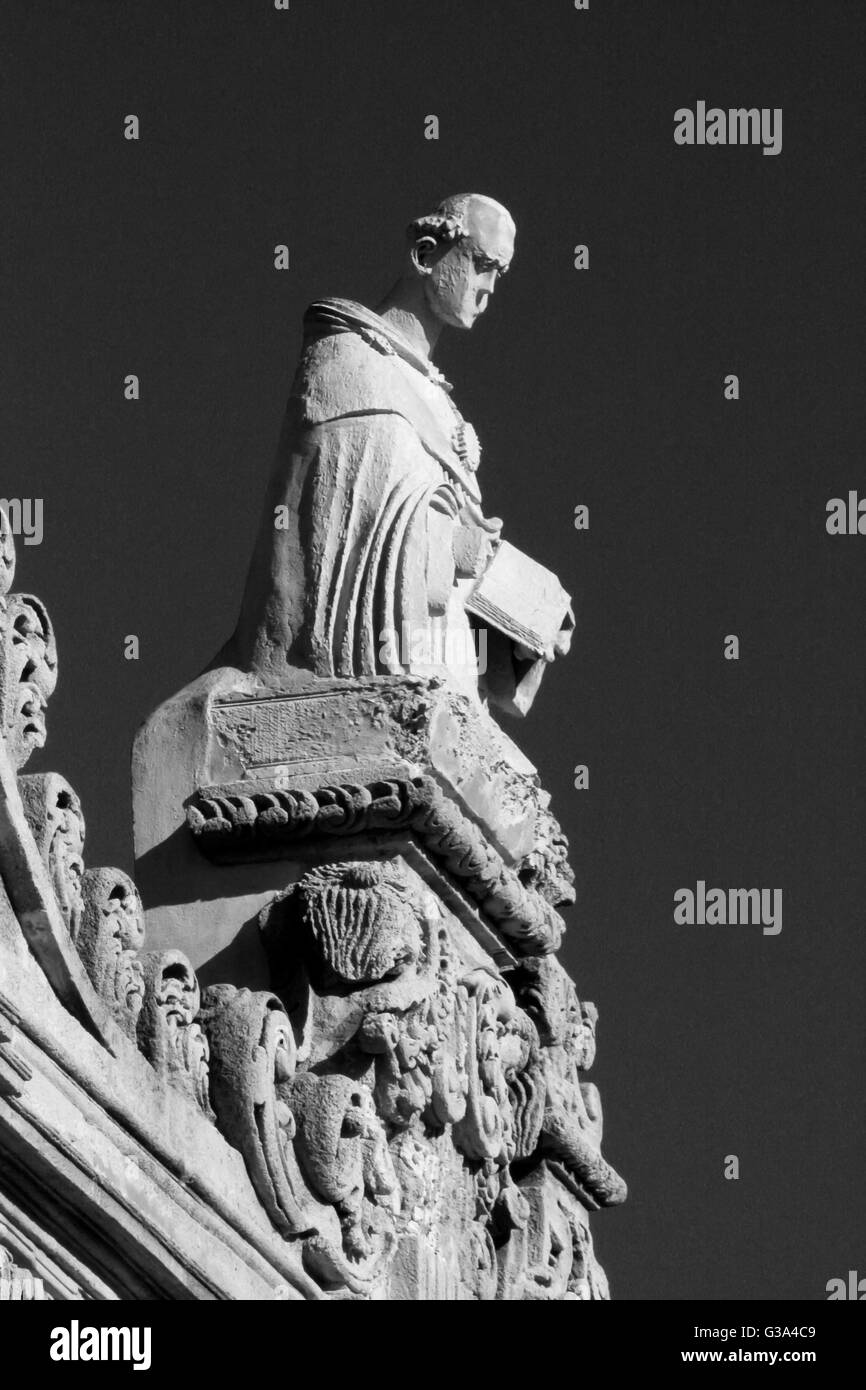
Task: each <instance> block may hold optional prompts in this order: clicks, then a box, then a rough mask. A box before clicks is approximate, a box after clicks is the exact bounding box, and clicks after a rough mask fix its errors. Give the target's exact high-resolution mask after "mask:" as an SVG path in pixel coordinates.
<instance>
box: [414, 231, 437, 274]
mask: <svg viewBox="0 0 866 1390" xmlns="http://www.w3.org/2000/svg"><path fill="white" fill-rule="evenodd" d="M437 250H438V243H437V241H436V238H435V237H432V236H419V237H418V240H417V241H414V242H413V243H412V246H411V248H410V250H409V255H410V257H411V260H412V264H413V265H414V267H415V269H416V270H417V271H418V274H419V275H429V274H430V272H431V270H432V269H433V265H432V261H433V257H434V255H435V254H436V251H437Z"/></svg>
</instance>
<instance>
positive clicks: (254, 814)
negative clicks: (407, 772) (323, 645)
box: [187, 777, 565, 955]
mask: <svg viewBox="0 0 866 1390" xmlns="http://www.w3.org/2000/svg"><path fill="white" fill-rule="evenodd" d="M187 824H188V825H189V828H190V830H191V831H192V834H193V835H194V837H195V839H196V842H197V844H198V845H199V848H200V849H201V851H202V853H203V854H205V855H206V856H207V858H208V859H211V860H214V861H216V862H222V863H237V862H238V861H239V860H256V859H269V858H275V857H279V856H280V854H281V853H283V852H285V850H286V849H290V848H294V847H298V846H300V845H303V844H308V843H310V842H311V841H315V840H316V839H336V838H338V837H339V838H343V837H346V836H355V835H364V834H375V835H377V836H379V835H383V834H384V835H388V834H396V833H398V832H406V831H409V832H410V833H412V834H414V835H416V836H417V837H418V839H419V840H420V841H421V843H422V844H423V846H424V849H425V850H426V852H427V853H428V854H429V855H430V857H431V858H432V859H433V860H434V861H435V862H437V863H438V864H439V865H440V866H441V867H443V868H444V869H445V870H446V871H447V872H448V873H449V874H450V875H451V877H452V878H454V879H457V880H458V881H459V883H460V885H461V886H462V888H463V889H464V890H465V892H466V893H467V894H468V895H469V896H470V897H471V898H472V899H474V901H475V903H476V904H477V905H478V907H479V908H480V910H481V911H482V912H483V913H484V915H485V916H486V917H487V918H489V919H490V920H491V921H492V923H493V925H494V927H495V929H496V930H497V932H499V933H500V934H501V935H502V936H504V937H505V938H506V939H507V940H508V942H509V943H510V944H511V945H512V946H513V947H514V949H516V950H517V951H518V953H519V954H521V955H543V954H546V953H547V952H550V951H555V950H557V948H558V947H559V944H560V941H561V939H562V933H563V931H564V929H565V923H564V922H563V920H562V918H561V917H560V915H559V913H558V912H556V911H555V909H554V908H553V907H552V905H551V904H550V903H549V902H547V901H546V899H545V898H543V897H542V895H541V894H540V893H539V892H538V891H536V890H535V889H533V888H528V887H526V886H524V884H523V883H522V882H521V880H520V876H519V875H518V873H517V872H516V871H515V870H514V869H511V868H509V867H508V865H506V864H505V863H504V862H503V860H502V858H501V856H500V855H499V854H498V853H497V851H496V850H495V849H494V848H493V847H492V846H491V845H490V843H489V841H488V840H487V838H486V837H485V835H484V834H483V833H482V831H481V830H480V829H479V828H478V826H476V825H475V824H474V823H473V822H472V821H470V820H469V819H468V818H467V817H466V816H464V815H463V814H462V812H461V811H460V810H459V809H458V808H457V806H456V805H455V804H454V803H453V802H452V801H449V800H448V799H447V797H446V796H445V795H444V793H443V792H442V790H441V788H440V787H439V785H438V783H437V782H435V781H434V779H433V778H432V777H412V778H401V779H398V780H394V781H387V782H370V783H368V784H367V785H366V786H351V785H343V786H336V787H322V788H320V789H319V790H317V791H315V792H309V791H260V792H251V793H250V794H249V795H244V794H242V793H238V792H233V791H230V790H228V789H225V788H219V787H215V788H207V789H202V790H201V791H199V792H198V793H196V795H195V796H194V797H193V798H192V800H191V802H190V804H189V806H188V807H187Z"/></svg>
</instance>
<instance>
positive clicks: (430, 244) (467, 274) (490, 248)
mask: <svg viewBox="0 0 866 1390" xmlns="http://www.w3.org/2000/svg"><path fill="white" fill-rule="evenodd" d="M408 234H409V241H410V249H409V255H410V258H411V261H412V266H413V269H414V272H415V273H416V274H418V275H420V276H421V277H422V281H423V285H424V294H425V298H426V299H427V302H428V304H429V305H430V308H431V309H432V311H433V313H434V314H435V316H436V318H438V319H439V320H440V321H441V322H442V323H443V324H448V325H449V326H450V327H452V328H471V327H472V325H473V324H474V322H475V320H476V319H477V318H478V315H479V314H483V313H484V310H485V308H486V307H487V300H488V298H489V296H490V295H491V294H493V291H494V289H495V288H496V281H497V279H498V277H499V276H500V275H504V274H505V272H506V271H507V270H508V267H509V265H510V264H511V258H512V256H513V255H514V234H515V227H514V222H513V221H512V218H511V215H510V213H509V212H508V211H507V210H506V209H505V208H504V207H503V206H502V204H501V203H496V202H494V200H493V199H492V198H485V197H483V196H482V195H481V194H480V193H460V194H458V195H457V196H456V197H453V198H446V199H445V201H444V203H440V205H439V207H438V208H437V209H436V211H435V212H434V213H432V214H431V215H430V216H429V217H419V218H417V219H416V220H415V221H414V222H412V223H411V224H410V226H409V229H408Z"/></svg>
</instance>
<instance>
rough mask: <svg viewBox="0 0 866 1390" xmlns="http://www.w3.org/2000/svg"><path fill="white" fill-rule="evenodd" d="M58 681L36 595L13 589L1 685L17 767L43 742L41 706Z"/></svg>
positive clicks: (54, 650) (51, 645) (50, 639)
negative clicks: (18, 592)
mask: <svg viewBox="0 0 866 1390" xmlns="http://www.w3.org/2000/svg"><path fill="white" fill-rule="evenodd" d="M56 683H57V648H56V644H55V641H54V633H53V630H52V627H51V622H50V619H49V617H48V614H47V613H46V611H45V608H44V607H43V605H42V604H41V603H40V602H39V600H38V599H34V598H32V597H30V596H29V595H27V594H13V595H12V597H11V598H10V600H9V602H8V608H7V614H6V634H5V640H4V650H3V655H2V673H0V686H2V689H3V724H4V729H5V733H6V736H7V738H8V740H9V746H10V751H11V753H12V757H13V761H14V763H15V766H16V767H22V766H23V765H24V763H26V761H27V759H28V758H29V756H30V754H31V753H32V752H33V750H34V749H35V748H42V747H44V745H45V706H46V703H47V700H48V697H49V695H50V694H51V692H52V691H53V689H54V686H55V685H56Z"/></svg>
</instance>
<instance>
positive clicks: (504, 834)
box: [40, 194, 626, 1301]
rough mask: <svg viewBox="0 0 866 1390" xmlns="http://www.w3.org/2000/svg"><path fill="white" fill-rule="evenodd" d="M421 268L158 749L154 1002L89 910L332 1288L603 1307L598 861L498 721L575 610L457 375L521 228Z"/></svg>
mask: <svg viewBox="0 0 866 1390" xmlns="http://www.w3.org/2000/svg"><path fill="white" fill-rule="evenodd" d="M408 243H409V244H408V251H407V259H406V264H405V267H404V270H403V273H402V274H401V276H400V278H399V279H398V281H397V283H396V284H395V285H394V286H393V288H392V289H391V290H390V292H389V293H388V294H387V295H386V297H385V299H384V300H383V301H382V303H381V304H379V306H378V309H377V310H376V311H375V312H374V311H373V310H371V309H367V308H364V307H363V306H361V305H360V304H355V303H352V302H349V301H346V300H335V299H330V300H321V301H318V302H316V303H314V304H313V305H312V306H311V307H310V309H309V310H308V311H307V315H306V318H305V337H304V346H303V351H302V355H301V361H300V365H299V367H298V371H297V374H296V376H295V379H294V382H293V385H292V388H291V392H290V397H289V402H288V408H287V412H286V420H285V425H284V428H283V433H282V438H281V442H280V446H279V450H278V454H277V460H276V465H275V467H274V471H273V476H272V478H271V483H270V487H269V491H268V494H267V497H266V501H265V505H264V514H263V517H262V523H261V529H260V532H259V536H258V541H257V544H256V547H255V552H254V555H253V560H252V564H251V566H250V571H249V576H248V579H247V584H246V589H245V593H244V595H243V600H242V606H241V613H240V618H239V621H238V624H237V628H236V630H235V633H234V634H233V636H232V638H231V639H230V641H229V642H228V643H227V644H226V645H225V647H224V648H223V649H222V651H221V652H220V653H219V654H218V656H217V657H216V658H215V659H214V661H213V662H212V663H211V665H210V667H209V668H208V669H207V670H206V671H204V672H202V673H201V674H200V675H199V676H198V677H197V678H196V679H195V680H193V681H192V682H191V683H190V684H189V685H187V686H186V687H184V688H183V689H182V690H180V691H179V692H178V693H177V694H176V695H174V696H172V697H171V698H170V699H169V700H167V701H166V702H165V703H164V704H163V705H161V706H160V708H159V709H157V710H155V711H154V712H153V713H152V714H151V716H150V717H149V719H148V720H147V721H146V723H145V724H144V726H143V727H142V729H141V730H140V731H139V734H138V736H137V738H136V742H135V748H134V752H133V809H134V822H135V845H136V879H137V884H138V888H139V890H140V892H141V896H142V901H143V902H144V905H145V914H146V925H147V937H148V941H149V942H150V944H151V950H150V951H149V952H147V953H145V954H143V955H142V956H141V958H140V961H139V962H138V965H139V972H140V978H141V981H142V984H143V999H142V998H141V996H140V995H139V996H137V997H136V998H135V999H134V1000H133V999H132V998H131V994H132V991H131V990H128V989H127V991H126V993H124V989H125V988H126V985H125V983H124V984H122V985H121V986H118V984H117V970H116V960H115V955H116V945H117V943H118V942H120V943H121V945H122V943H123V940H124V939H125V937H123V936H122V933H123V932H124V931H127V934H128V921H127V919H128V918H130V917H131V911H130V910H127V911H126V912H125V913H124V914H123V916H122V920H121V914H120V913H119V911H116V912H114V913H110V912H107V911H105V910H103V911H102V914H101V915H99V913H94V911H93V910H92V909H93V907H97V908H98V907H102V908H103V909H105V907H106V904H105V901H104V894H103V895H102V896H101V897H100V896H98V895H97V896H96V897H94V896H93V893H92V892H91V898H93V903H92V904H91V908H90V909H89V913H90V915H88V917H87V919H86V925H87V926H88V927H89V928H90V929H91V930H92V929H93V928H94V926H95V928H96V929H97V930H96V933H95V935H96V939H97V945H98V947H99V952H100V953H101V954H99V963H102V962H104V963H105V968H104V969H102V970H101V971H99V972H96V971H95V972H94V974H96V975H97V976H98V978H99V980H100V982H101V987H102V988H103V990H104V997H105V998H106V1000H107V1001H108V1002H109V1004H110V1006H111V1007H112V1009H113V1010H114V1011H115V1016H118V1017H119V1018H120V1021H121V1023H122V1025H123V1024H124V1023H125V1024H126V1025H127V1026H132V1025H131V1024H130V1020H131V1019H133V1014H134V1011H135V1009H136V1008H137V1009H138V1012H137V1014H136V1015H135V1018H134V1020H133V1022H134V1028H135V1037H136V1039H137V1043H138V1046H139V1048H140V1050H141V1052H142V1053H143V1054H144V1056H145V1058H146V1059H147V1061H148V1062H149V1063H150V1065H151V1067H152V1069H153V1071H154V1073H155V1074H156V1075H157V1076H158V1078H160V1081H161V1082H162V1083H163V1084H164V1085H165V1086H166V1087H167V1088H168V1089H169V1090H170V1091H171V1092H172V1093H173V1095H174V1096H181V1097H183V1096H185V1097H186V1098H187V1099H189V1100H190V1102H191V1103H192V1104H193V1105H194V1106H195V1108H196V1111H197V1118H198V1117H199V1116H201V1117H203V1118H204V1119H206V1120H207V1121H208V1122H209V1123H213V1124H214V1125H215V1127H216V1129H217V1130H218V1131H219V1133H220V1134H221V1135H222V1136H223V1137H224V1138H225V1139H226V1140H227V1142H228V1143H229V1144H230V1145H231V1146H232V1147H233V1148H234V1149H235V1150H236V1151H237V1152H238V1153H239V1154H240V1155H242V1156H243V1161H244V1163H245V1165H246V1169H247V1172H248V1173H249V1176H250V1180H251V1182H252V1185H253V1188H254V1190H255V1193H256V1196H257V1199H258V1201H259V1202H260V1203H261V1206H262V1208H263V1210H264V1211H265V1212H266V1213H267V1216H268V1218H269V1220H270V1222H271V1223H272V1225H273V1226H274V1228H275V1229H276V1230H278V1231H280V1232H281V1233H282V1234H283V1235H284V1236H285V1238H286V1240H287V1241H288V1242H291V1243H292V1244H294V1245H295V1246H299V1247H300V1248H301V1249H302V1251H303V1266H304V1270H305V1271H306V1273H307V1274H309V1275H310V1276H312V1278H313V1279H314V1280H315V1281H316V1285H317V1287H318V1288H320V1289H321V1291H322V1292H323V1294H325V1295H326V1296H328V1297H334V1298H361V1299H371V1300H375V1301H379V1300H382V1299H384V1298H387V1299H391V1300H398V1301H402V1300H419V1301H429V1300H435V1301H445V1300H448V1301H450V1300H461V1301H462V1300H466V1299H471V1300H477V1301H488V1300H506V1301H538V1300H563V1301H564V1300H573V1299H581V1300H582V1299H604V1298H607V1297H608V1288H607V1283H606V1280H605V1276H604V1273H603V1271H602V1270H601V1267H600V1266H599V1265H598V1263H597V1261H596V1259H595V1255H594V1252H593V1244H592V1237H591V1235H590V1231H589V1225H588V1221H589V1213H590V1212H595V1211H597V1210H599V1209H600V1208H602V1207H608V1206H615V1205H617V1204H618V1203H620V1202H622V1201H623V1200H624V1198H625V1195H626V1190H625V1184H624V1182H623V1180H622V1178H621V1177H620V1176H619V1174H618V1173H617V1172H616V1170H615V1169H614V1168H613V1167H611V1165H610V1164H609V1163H608V1161H607V1158H606V1157H605V1156H604V1155H603V1153H602V1148H601V1144H602V1128H603V1126H602V1108H601V1101H600V1098H599V1094H598V1091H597V1089H596V1087H595V1086H594V1085H593V1084H592V1083H591V1082H589V1081H588V1080H586V1079H585V1073H586V1071H587V1070H588V1068H589V1067H590V1066H591V1064H592V1061H593V1056H594V1051H595V1025H596V1017H597V1016H596V1010H595V1007H594V1005H592V1004H590V1003H588V1002H587V1001H585V1000H582V999H581V998H580V997H579V996H578V994H577V992H576V990H575V987H574V985H573V983H572V982H571V980H570V979H569V977H568V975H567V974H566V973H565V971H564V970H563V968H562V966H561V965H559V963H558V962H557V960H556V951H557V950H558V948H559V945H560V942H561V940H562V936H563V932H564V931H565V926H566V923H565V920H564V918H563V917H562V915H561V913H560V909H561V908H563V909H564V908H567V907H569V906H570V905H571V904H572V903H573V901H574V897H575V894H574V888H573V875H572V872H571V869H570V867H569V864H568V860H567V844H566V841H565V838H564V836H563V834H562V831H561V829H560V827H559V825H558V824H557V822H556V820H555V819H554V817H553V815H552V814H551V811H550V808H549V801H550V798H549V795H548V793H547V792H546V791H545V790H544V788H543V786H542V785H541V779H540V777H539V775H538V773H537V771H536V769H535V768H534V767H533V765H532V763H531V762H530V761H529V759H528V758H527V757H526V755H525V754H524V752H523V751H522V750H521V749H520V748H519V747H518V746H517V745H516V744H515V743H514V741H513V740H512V739H511V738H510V737H509V736H508V734H507V733H506V731H505V730H504V729H503V728H502V727H501V726H500V724H499V723H498V722H497V720H495V719H494V718H493V717H492V714H491V711H490V708H489V706H491V705H495V706H497V707H498V708H500V709H504V710H506V711H509V712H511V713H516V714H522V713H524V712H525V711H526V710H527V709H528V708H529V706H530V704H531V703H532V700H533V698H534V696H535V693H536V691H537V688H538V683H539V681H540V679H541V676H542V673H543V671H544V670H545V669H546V667H547V665H548V664H549V663H550V662H551V661H552V660H553V659H554V657H555V656H556V655H557V654H558V653H562V652H565V651H566V650H567V648H568V645H569V641H570V636H571V628H572V626H573V616H572V613H571V605H570V600H569V597H568V595H567V594H566V593H565V591H564V589H563V588H562V587H561V585H560V584H559V582H558V580H557V579H556V577H555V576H554V575H552V574H551V573H550V572H549V571H548V570H546V569H544V568H543V566H541V565H539V564H537V563H536V562H535V561H534V560H531V559H529V557H528V556H526V555H523V554H522V553H521V552H520V551H519V550H518V549H517V548H516V547H514V546H512V545H510V544H509V543H508V542H507V541H506V540H504V539H503V538H502V534H501V532H502V523H501V522H500V521H499V520H498V519H496V518H489V517H487V516H486V515H485V512H484V509H483V506H482V499H481V492H480V489H479V486H478V464H479V460H480V450H479V447H478V441H477V439H476V437H475V432H474V430H473V429H472V427H471V425H469V424H468V423H467V422H466V421H465V420H464V419H463V418H462V416H461V415H460V414H459V412H458V411H457V409H456V407H455V406H454V404H453V401H452V399H451V388H450V386H449V384H448V383H447V382H446V381H445V380H444V378H443V377H442V376H441V374H440V373H439V372H438V371H437V369H436V368H435V367H434V366H433V364H432V362H431V354H432V352H433V350H434V348H435V346H436V344H437V342H438V339H439V335H440V333H441V332H442V329H443V328H445V327H456V328H464V329H468V328H471V327H472V325H473V324H474V322H475V320H476V319H477V318H478V316H479V315H480V314H481V313H483V312H484V310H485V308H486V307H487V305H488V303H489V300H490V296H491V295H492V294H493V293H494V290H495V288H496V286H497V284H498V281H499V279H500V277H501V276H502V275H503V274H504V273H505V272H506V271H507V270H508V268H509V266H510V264H511V260H512V256H513V253H514V223H513V221H512V219H511V217H510V216H509V214H508V213H507V212H506V210H505V209H504V208H503V207H501V206H500V204H498V203H495V202H493V201H492V200H491V199H489V198H482V197H479V196H476V195H474V194H471V195H469V194H468V195H462V196H460V197H456V198H449V199H447V200H446V201H445V202H444V203H442V204H441V205H440V207H439V208H438V209H437V211H436V212H435V213H433V214H432V215H430V216H428V217H423V218H419V219H418V220H417V221H416V222H413V223H412V225H411V226H410V228H409V234H408ZM43 799H44V798H43ZM40 805H41V803H40ZM43 838H44V837H43ZM108 881H109V880H108V879H106V880H105V882H106V883H108ZM88 882H89V881H88ZM116 886H117V885H115V887H116ZM88 939H89V938H88V937H87V934H86V933H83V934H82V935H81V941H82V945H84V944H85V943H86V941H87V940H88ZM112 952H115V955H112ZM90 954H91V955H92V954H94V953H93V952H91V953H90ZM87 960H88V962H89V961H90V955H88V957H87ZM125 979H126V977H124V981H125ZM199 979H200V981H201V995H200V994H199ZM118 993H120V995H121V1000H120V1003H121V1004H123V1006H124V1007H125V1013H121V1014H118V1012H117V1011H118V1008H119V1005H118V1002H117V996H118ZM128 996H130V997H128Z"/></svg>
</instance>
